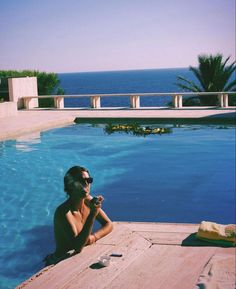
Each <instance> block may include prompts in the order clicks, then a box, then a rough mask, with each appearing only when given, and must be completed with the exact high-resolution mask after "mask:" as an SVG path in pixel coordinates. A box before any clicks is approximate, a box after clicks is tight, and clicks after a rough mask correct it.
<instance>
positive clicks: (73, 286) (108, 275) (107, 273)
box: [63, 233, 151, 289]
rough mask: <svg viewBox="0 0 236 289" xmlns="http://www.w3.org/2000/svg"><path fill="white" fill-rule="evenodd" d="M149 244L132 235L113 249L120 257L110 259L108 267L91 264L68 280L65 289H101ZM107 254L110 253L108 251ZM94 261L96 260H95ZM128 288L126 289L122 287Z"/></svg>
mask: <svg viewBox="0 0 236 289" xmlns="http://www.w3.org/2000/svg"><path fill="white" fill-rule="evenodd" d="M150 245H151V244H150V243H149V242H148V241H147V240H145V239H144V238H142V237H140V236H139V235H137V234H135V233H134V234H133V236H132V237H131V238H128V240H126V241H125V242H124V243H123V244H120V245H118V246H116V247H115V248H113V249H114V250H115V252H119V253H122V255H123V256H122V257H120V258H119V257H112V260H111V264H110V265H109V266H108V267H103V268H101V267H97V268H96V264H92V265H91V266H88V267H87V268H85V270H84V271H82V272H81V273H80V274H77V275H76V276H75V277H74V278H73V279H71V280H69V281H68V283H67V284H66V286H65V287H63V288H67V289H85V288H86V289H88V288H89V289H102V288H104V287H106V286H108V287H109V284H110V283H111V281H112V280H114V279H115V278H116V277H117V276H118V275H120V274H122V272H124V271H126V270H127V268H129V267H130V266H132V263H133V262H134V261H135V260H136V259H137V258H138V257H139V256H140V255H142V254H143V253H144V252H145V251H146V250H148V248H149V247H150ZM109 253H112V251H110V252H109ZM95 260H96V258H95ZM124 288H128V287H124ZM124 288H123V289H124Z"/></svg>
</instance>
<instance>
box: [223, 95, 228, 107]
mask: <svg viewBox="0 0 236 289" xmlns="http://www.w3.org/2000/svg"><path fill="white" fill-rule="evenodd" d="M223 103H224V107H228V106H229V97H228V94H224V95H223Z"/></svg>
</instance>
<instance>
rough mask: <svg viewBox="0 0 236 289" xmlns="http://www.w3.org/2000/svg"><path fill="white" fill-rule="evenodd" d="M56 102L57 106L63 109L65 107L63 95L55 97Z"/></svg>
mask: <svg viewBox="0 0 236 289" xmlns="http://www.w3.org/2000/svg"><path fill="white" fill-rule="evenodd" d="M54 104H55V107H56V108H58V109H63V108H64V97H63V96H57V97H54Z"/></svg>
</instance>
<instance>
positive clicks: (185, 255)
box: [16, 222, 235, 289]
mask: <svg viewBox="0 0 236 289" xmlns="http://www.w3.org/2000/svg"><path fill="white" fill-rule="evenodd" d="M197 230H198V225H194V224H169V223H128V222H116V223H114V230H113V232H112V233H111V234H110V235H108V236H106V237H105V238H103V239H101V240H99V241H98V242H97V243H96V244H94V245H91V246H88V247H86V248H84V250H83V251H82V252H81V253H80V254H77V255H75V256H73V257H71V258H68V259H66V260H64V261H61V262H60V263H58V264H57V265H55V266H48V267H46V268H44V269H43V270H41V271H40V272H38V273H37V274H35V275H34V276H32V277H31V278H30V279H28V280H26V281H25V282H23V283H22V284H20V285H19V286H17V287H16V288H17V289H20V288H24V289H37V288H50V289H93V288H94V289H105V288H106V289H197V288H199V289H202V288H219V289H220V288H221V289H235V248H222V247H217V246H214V245H212V244H210V243H206V242H197V241H196V239H195V237H194V233H195V232H197ZM112 253H121V254H122V257H111V258H112V259H111V263H110V265H109V266H108V267H101V266H99V264H98V263H97V260H98V258H99V257H100V256H101V255H104V254H108V255H110V254H112ZM203 284H204V286H205V287H203ZM207 286H211V287H207ZM217 286H218V287H217Z"/></svg>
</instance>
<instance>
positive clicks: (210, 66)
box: [177, 54, 236, 105]
mask: <svg viewBox="0 0 236 289" xmlns="http://www.w3.org/2000/svg"><path fill="white" fill-rule="evenodd" d="M229 59H230V57H228V58H226V60H225V61H223V56H222V54H216V55H215V56H214V55H205V54H202V55H199V56H198V62H199V65H198V67H197V68H196V67H192V66H190V67H189V70H190V71H192V72H193V74H194V75H195V77H196V78H197V80H198V83H195V82H193V81H191V80H188V79H186V78H184V77H182V76H178V77H177V80H178V81H179V83H177V86H179V87H180V88H182V89H184V90H187V91H193V92H214V91H235V90H236V78H235V76H234V79H233V80H231V79H232V76H233V73H234V72H235V70H236V65H235V63H236V62H235V61H234V62H233V63H231V64H230V65H228V66H226V64H227V62H228V60H229ZM200 102H201V104H203V105H216V104H217V96H212V95H209V96H203V97H202V98H201V99H200Z"/></svg>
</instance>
